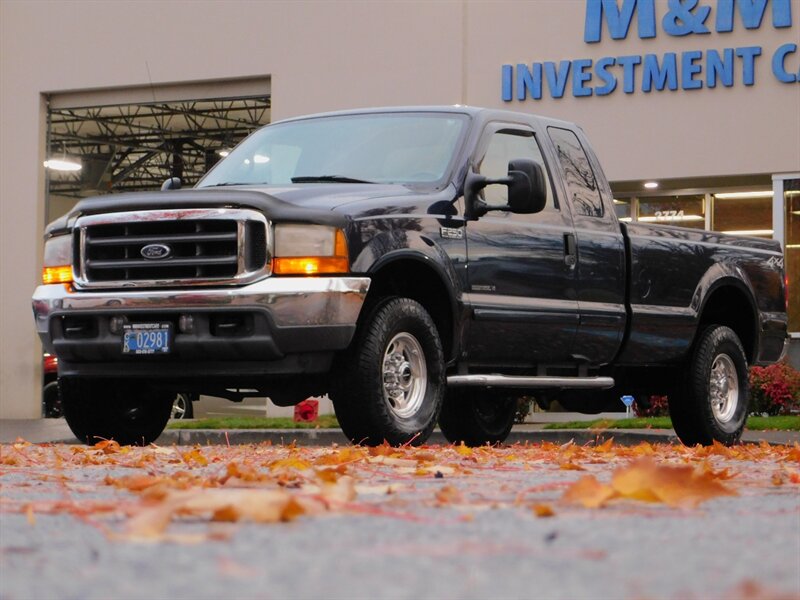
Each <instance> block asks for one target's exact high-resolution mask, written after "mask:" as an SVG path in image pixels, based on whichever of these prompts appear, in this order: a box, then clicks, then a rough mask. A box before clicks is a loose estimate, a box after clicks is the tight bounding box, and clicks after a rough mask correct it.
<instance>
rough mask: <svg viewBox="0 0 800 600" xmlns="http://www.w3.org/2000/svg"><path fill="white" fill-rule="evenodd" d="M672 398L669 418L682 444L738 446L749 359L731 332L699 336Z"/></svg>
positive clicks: (718, 328)
mask: <svg viewBox="0 0 800 600" xmlns="http://www.w3.org/2000/svg"><path fill="white" fill-rule="evenodd" d="M676 392H677V393H672V394H670V395H669V412H670V416H671V417H672V426H673V427H674V428H675V433H677V434H678V437H679V438H680V440H681V441H682V442H683V443H684V444H686V445H687V446H693V445H695V444H702V445H703V446H709V445H711V444H713V443H714V442H715V441H716V442H719V443H721V444H725V445H726V446H731V445H733V444H736V443H738V442H739V440H740V438H741V437H742V431H743V430H744V425H745V422H746V420H747V411H748V374H747V357H746V356H745V353H744V349H743V348H742V344H741V342H740V341H739V338H738V337H737V335H736V333H735V332H734V331H733V330H732V329H730V328H729V327H725V326H722V325H712V326H711V327H708V328H707V329H705V330H704V331H703V332H702V333H701V334H700V337H699V339H698V340H697V344H696V345H695V349H694V351H693V352H692V358H691V362H690V363H689V364H688V369H687V373H686V375H685V378H684V380H683V382H682V385H681V386H679V389H678V390H676Z"/></svg>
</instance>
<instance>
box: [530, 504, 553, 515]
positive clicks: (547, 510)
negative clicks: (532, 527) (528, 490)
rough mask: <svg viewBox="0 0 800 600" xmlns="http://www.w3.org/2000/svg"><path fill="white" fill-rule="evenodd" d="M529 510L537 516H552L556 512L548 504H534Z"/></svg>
mask: <svg viewBox="0 0 800 600" xmlns="http://www.w3.org/2000/svg"><path fill="white" fill-rule="evenodd" d="M531 510H533V514H535V515H536V516H537V517H553V516H555V514H556V513H555V512H554V511H553V509H552V508H551V507H550V505H549V504H534V505H533V506H531Z"/></svg>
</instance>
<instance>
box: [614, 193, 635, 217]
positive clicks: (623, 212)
mask: <svg viewBox="0 0 800 600" xmlns="http://www.w3.org/2000/svg"><path fill="white" fill-rule="evenodd" d="M614 212H615V213H616V215H617V218H618V219H619V220H620V221H622V222H623V223H630V221H631V201H630V200H619V199H617V198H614Z"/></svg>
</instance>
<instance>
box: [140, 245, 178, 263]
mask: <svg viewBox="0 0 800 600" xmlns="http://www.w3.org/2000/svg"><path fill="white" fill-rule="evenodd" d="M139 254H141V255H142V256H144V257H145V258H146V259H147V260H161V259H162V258H167V257H168V256H169V255H170V254H172V248H170V247H169V246H167V245H165V244H148V245H147V246H145V247H144V248H142V249H141V250H140V251H139Z"/></svg>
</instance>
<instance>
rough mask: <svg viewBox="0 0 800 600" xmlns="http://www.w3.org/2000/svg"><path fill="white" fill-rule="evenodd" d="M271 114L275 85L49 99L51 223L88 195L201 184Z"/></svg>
mask: <svg viewBox="0 0 800 600" xmlns="http://www.w3.org/2000/svg"><path fill="white" fill-rule="evenodd" d="M270 109H271V94H270V82H269V79H257V80H245V81H242V80H236V81H231V82H213V83H201V84H188V85H181V86H161V87H147V88H131V89H128V90H125V89H119V90H110V91H109V90H103V91H97V92H76V93H69V94H54V95H52V96H49V97H48V111H47V148H48V152H47V159H48V161H49V162H48V165H49V166H48V168H46V169H45V172H46V176H47V187H46V189H47V199H46V211H45V214H46V218H47V221H48V222H49V221H51V220H53V219H55V218H57V217H59V216H60V215H62V214H64V213H66V212H68V211H69V210H70V209H71V208H72V207H73V206H74V205H75V203H77V202H78V201H79V200H80V199H81V198H85V197H87V196H95V195H99V194H113V193H120V192H133V191H146V190H158V189H160V187H161V184H162V183H163V182H164V181H165V180H166V179H168V178H170V177H180V178H181V180H182V182H183V185H184V186H186V187H189V186H192V185H194V184H195V183H197V181H198V180H199V179H200V178H201V177H202V176H203V175H204V174H205V173H207V172H208V170H209V169H210V168H211V167H213V166H214V164H216V163H217V162H218V161H219V160H220V159H221V158H222V157H223V156H224V155H225V153H226V152H227V151H228V150H229V149H230V148H232V147H233V146H235V145H236V144H237V143H239V142H240V141H241V140H242V139H244V138H245V137H247V136H248V135H249V134H250V133H252V132H253V131H255V130H256V129H258V128H259V127H261V126H263V125H266V124H268V123H269V122H270V113H271V110H270ZM70 169H71V170H70Z"/></svg>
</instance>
